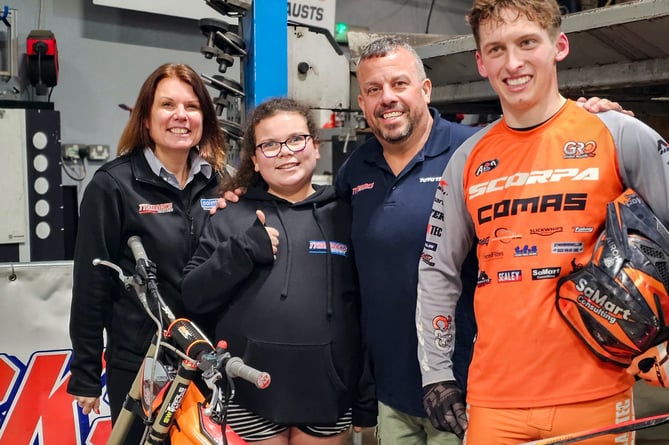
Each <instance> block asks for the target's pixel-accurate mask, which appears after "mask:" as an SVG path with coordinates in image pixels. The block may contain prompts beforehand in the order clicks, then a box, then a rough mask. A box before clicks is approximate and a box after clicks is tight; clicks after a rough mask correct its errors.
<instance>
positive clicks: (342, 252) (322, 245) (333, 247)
mask: <svg viewBox="0 0 669 445" xmlns="http://www.w3.org/2000/svg"><path fill="white" fill-rule="evenodd" d="M327 251H328V245H327V242H326V241H325V240H310V241H309V253H327ZM330 253H331V254H332V255H339V256H346V254H347V253H348V246H347V245H346V244H344V243H338V242H337V241H330Z"/></svg>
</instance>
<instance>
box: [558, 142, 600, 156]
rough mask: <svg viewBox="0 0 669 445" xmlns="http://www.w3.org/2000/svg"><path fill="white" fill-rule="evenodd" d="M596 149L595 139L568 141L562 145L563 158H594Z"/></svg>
mask: <svg viewBox="0 0 669 445" xmlns="http://www.w3.org/2000/svg"><path fill="white" fill-rule="evenodd" d="M596 151H597V142H595V141H586V142H582V141H569V142H567V143H566V144H564V147H562V152H563V153H564V158H565V159H582V158H594V157H595V155H596V153H595V152H596Z"/></svg>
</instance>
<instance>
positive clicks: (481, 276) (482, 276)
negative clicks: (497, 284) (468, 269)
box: [476, 270, 492, 287]
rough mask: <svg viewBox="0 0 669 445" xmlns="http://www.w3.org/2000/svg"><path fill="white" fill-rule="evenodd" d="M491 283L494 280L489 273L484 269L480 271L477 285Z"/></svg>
mask: <svg viewBox="0 0 669 445" xmlns="http://www.w3.org/2000/svg"><path fill="white" fill-rule="evenodd" d="M490 283H492V280H491V279H490V277H489V276H488V274H487V273H485V271H483V270H482V271H480V272H479V277H478V280H477V281H476V285H477V286H478V287H481V286H485V285H486V284H490Z"/></svg>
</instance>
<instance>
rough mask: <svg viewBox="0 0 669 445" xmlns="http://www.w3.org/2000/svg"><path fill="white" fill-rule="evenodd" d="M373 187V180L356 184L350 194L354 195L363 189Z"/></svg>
mask: <svg viewBox="0 0 669 445" xmlns="http://www.w3.org/2000/svg"><path fill="white" fill-rule="evenodd" d="M373 188H374V183H373V182H366V183H364V184H360V185H356V186H355V187H353V190H351V195H353V196H355V195H357V194H358V193H359V192H361V191H363V190H371V189H373Z"/></svg>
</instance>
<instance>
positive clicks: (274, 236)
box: [256, 210, 279, 260]
mask: <svg viewBox="0 0 669 445" xmlns="http://www.w3.org/2000/svg"><path fill="white" fill-rule="evenodd" d="M256 216H257V217H258V220H259V221H260V223H261V224H262V225H263V226H265V213H263V211H262V210H256ZM265 230H266V231H267V235H269V240H270V242H271V243H272V254H274V259H275V260H276V252H277V249H278V247H279V231H278V230H276V229H275V228H274V227H267V226H265Z"/></svg>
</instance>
